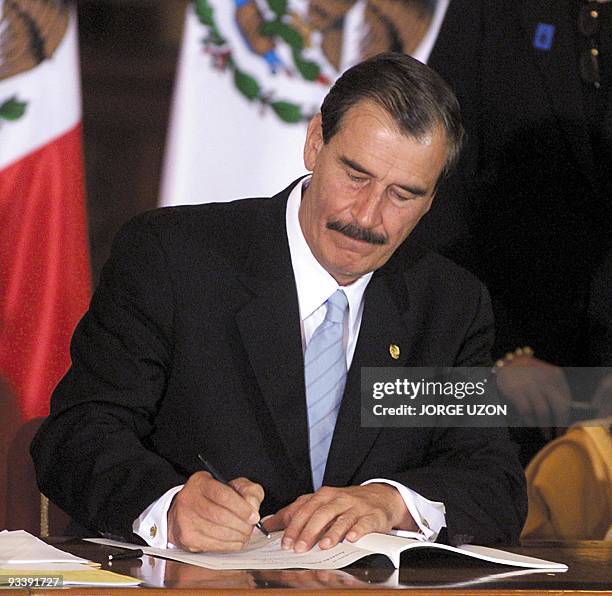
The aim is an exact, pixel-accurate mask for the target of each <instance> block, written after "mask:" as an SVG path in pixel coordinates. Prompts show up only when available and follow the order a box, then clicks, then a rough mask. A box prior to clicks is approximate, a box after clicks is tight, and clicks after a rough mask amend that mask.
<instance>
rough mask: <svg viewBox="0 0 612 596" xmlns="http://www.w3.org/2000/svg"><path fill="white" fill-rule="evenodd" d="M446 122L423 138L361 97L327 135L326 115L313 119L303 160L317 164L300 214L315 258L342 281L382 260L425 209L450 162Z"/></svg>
mask: <svg viewBox="0 0 612 596" xmlns="http://www.w3.org/2000/svg"><path fill="white" fill-rule="evenodd" d="M446 156H447V144H446V137H445V135H444V132H443V131H442V129H441V128H436V129H435V130H433V131H432V132H431V134H429V135H426V137H424V138H423V139H421V140H420V141H419V140H417V139H415V138H411V137H408V136H406V135H405V134H403V133H401V132H400V131H399V130H398V129H397V126H396V125H395V123H394V122H393V120H392V119H391V117H390V116H389V115H387V113H386V112H385V111H384V110H383V109H382V108H380V107H378V106H377V105H376V104H374V103H371V102H369V101H362V102H360V103H358V104H356V105H355V106H353V107H352V108H351V109H350V110H349V111H348V112H347V113H346V114H345V116H344V118H343V119H342V122H341V123H340V129H339V130H338V132H337V133H336V134H335V135H334V136H333V137H332V138H331V140H330V141H329V143H327V144H325V143H324V142H323V136H322V130H321V116H320V114H319V115H317V116H315V117H314V118H313V120H312V121H311V122H310V125H309V127H308V134H307V137H306V144H305V147H304V163H305V164H306V168H307V169H308V170H311V171H312V179H311V181H310V185H309V186H308V188H307V189H306V191H305V193H304V196H303V198H302V203H301V205H300V212H299V220H300V225H301V227H302V231H303V233H304V237H305V238H306V242H307V243H308V246H309V247H310V250H311V251H312V253H313V254H314V256H315V258H316V259H317V261H319V263H320V264H321V265H322V266H323V267H324V268H325V270H326V271H327V272H328V273H329V274H330V275H332V276H333V277H334V279H335V280H336V281H337V282H338V283H339V284H341V285H348V284H350V283H352V282H353V281H355V280H356V279H357V278H359V277H361V276H362V275H364V274H365V273H368V272H369V271H374V270H375V269H378V268H379V267H381V266H382V265H384V264H385V263H386V262H387V261H388V259H389V258H390V257H391V255H392V254H393V253H394V252H395V250H396V249H397V247H398V246H399V245H400V244H401V243H402V242H403V241H404V240H405V239H406V237H407V236H408V234H409V233H410V232H411V231H412V229H413V228H414V226H416V224H417V222H418V221H419V220H420V219H421V217H423V215H425V213H427V211H428V210H429V207H430V206H431V202H432V199H433V196H434V192H435V187H436V182H437V180H438V177H439V176H440V173H441V172H442V168H443V167H444V164H445V162H446Z"/></svg>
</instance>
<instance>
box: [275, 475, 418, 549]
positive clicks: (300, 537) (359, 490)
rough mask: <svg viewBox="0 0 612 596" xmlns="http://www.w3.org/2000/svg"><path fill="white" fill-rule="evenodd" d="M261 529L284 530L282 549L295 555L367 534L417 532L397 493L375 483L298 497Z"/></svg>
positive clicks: (321, 490)
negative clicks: (393, 531)
mask: <svg viewBox="0 0 612 596" xmlns="http://www.w3.org/2000/svg"><path fill="white" fill-rule="evenodd" d="M264 525H265V527H266V529H267V530H268V531H275V530H283V529H284V530H285V534H284V536H283V541H282V547H283V548H284V549H286V550H289V549H293V550H294V551H295V552H297V553H303V552H306V551H308V550H310V549H311V548H312V547H313V546H314V545H315V544H316V543H317V542H318V544H319V547H320V548H322V549H327V548H331V547H333V546H335V545H336V544H338V543H339V542H342V540H344V539H345V538H346V539H347V540H348V541H349V542H355V541H356V540H359V538H361V537H362V536H365V535H366V534H369V533H370V532H388V531H389V530H391V529H392V528H400V529H403V530H417V529H418V527H417V525H416V523H415V522H414V520H413V518H412V516H411V515H410V513H409V512H408V510H407V508H406V505H405V503H404V500H403V499H402V497H401V496H400V494H399V491H398V490H397V489H396V488H394V487H393V486H390V485H387V484H378V483H372V484H366V485H365V486H349V487H347V488H333V487H330V486H323V487H322V488H320V489H319V490H318V491H317V492H315V493H314V494H307V495H302V496H301V497H298V498H297V499H296V500H295V501H294V502H293V503H291V504H290V505H287V507H283V509H281V510H280V511H278V512H277V513H276V514H275V515H274V516H272V517H271V518H269V519H266V520H265V524H264Z"/></svg>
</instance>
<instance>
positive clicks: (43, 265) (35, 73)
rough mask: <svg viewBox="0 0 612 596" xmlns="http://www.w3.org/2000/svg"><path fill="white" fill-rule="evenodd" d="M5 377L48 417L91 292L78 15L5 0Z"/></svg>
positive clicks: (1, 145)
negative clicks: (77, 31)
mask: <svg viewBox="0 0 612 596" xmlns="http://www.w3.org/2000/svg"><path fill="white" fill-rule="evenodd" d="M0 32H1V36H0V222H1V224H0V378H2V379H3V380H4V381H5V382H6V383H7V384H8V386H9V387H10V390H11V391H12V393H14V394H15V396H16V398H17V402H18V406H19V409H20V413H21V418H22V419H23V420H29V419H31V418H35V417H39V416H46V415H47V414H48V412H49V397H50V394H51V392H52V390H53V388H54V386H55V384H56V383H57V382H58V381H59V379H60V378H61V376H62V375H63V373H64V372H65V371H66V369H67V367H68V365H69V363H70V356H69V342H70V337H71V335H72V332H73V330H74V327H75V325H76V323H77V321H78V320H79V318H80V317H81V315H82V314H83V312H84V311H85V309H86V307H87V305H88V302H89V297H90V285H91V279H90V278H91V276H90V269H89V256H88V244H87V225H86V217H85V204H84V184H83V183H84V178H83V161H82V150H81V105H80V104H81V100H80V90H79V85H80V82H79V60H78V47H77V33H76V18H75V15H74V14H73V13H72V12H71V11H70V9H69V7H68V6H67V4H66V3H64V2H60V1H54V2H50V1H48V0H0Z"/></svg>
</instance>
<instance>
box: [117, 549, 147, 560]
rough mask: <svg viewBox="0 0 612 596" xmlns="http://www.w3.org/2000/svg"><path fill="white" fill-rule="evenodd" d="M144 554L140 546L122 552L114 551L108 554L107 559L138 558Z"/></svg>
mask: <svg viewBox="0 0 612 596" xmlns="http://www.w3.org/2000/svg"><path fill="white" fill-rule="evenodd" d="M143 555H144V552H143V551H142V549H140V548H130V549H127V550H125V552H122V553H115V554H112V555H108V560H109V561H126V560H127V559H140V557H142V556H143Z"/></svg>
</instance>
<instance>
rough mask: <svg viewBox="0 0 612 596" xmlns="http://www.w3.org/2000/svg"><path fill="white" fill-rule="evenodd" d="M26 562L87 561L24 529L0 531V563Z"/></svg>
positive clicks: (16, 563)
mask: <svg viewBox="0 0 612 596" xmlns="http://www.w3.org/2000/svg"><path fill="white" fill-rule="evenodd" d="M23 563H25V564H27V563H89V561H88V560H87V559H82V558H81V557H76V556H75V555H72V554H70V553H66V552H64V551H62V550H60V549H59V548H55V547H54V546H51V545H50V544H47V543H46V542H43V541H42V540H40V539H39V538H36V536H32V534H30V533H28V532H26V531H25V530H15V531H13V532H9V531H8V530H2V532H0V565H2V566H5V567H6V566H8V565H21V564H23Z"/></svg>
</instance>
